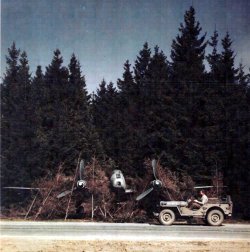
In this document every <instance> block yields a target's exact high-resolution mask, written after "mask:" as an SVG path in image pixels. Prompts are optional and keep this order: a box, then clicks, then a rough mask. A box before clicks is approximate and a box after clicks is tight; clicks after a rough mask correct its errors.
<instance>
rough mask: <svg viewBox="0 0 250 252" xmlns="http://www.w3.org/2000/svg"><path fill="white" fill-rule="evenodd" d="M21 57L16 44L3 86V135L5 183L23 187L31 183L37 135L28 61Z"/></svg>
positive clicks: (3, 176)
mask: <svg viewBox="0 0 250 252" xmlns="http://www.w3.org/2000/svg"><path fill="white" fill-rule="evenodd" d="M19 55H20V50H17V49H16V46H15V44H14V43H13V44H12V46H11V48H10V49H9V55H8V56H7V57H6V60H7V71H6V75H5V77H4V80H3V83H2V85H1V89H2V90H1V91H2V99H1V108H2V110H1V116H2V124H1V127H2V128H1V133H2V155H3V156H2V157H3V158H2V179H3V181H2V183H3V185H6V184H7V185H19V186H20V185H29V184H30V183H31V182H32V178H33V176H32V169H33V167H32V166H31V160H30V154H31V150H32V140H33V137H34V134H33V128H32V127H33V125H32V124H31V118H32V116H33V110H32V104H31V102H30V83H31V78H30V73H29V66H28V60H27V55H26V53H25V52H23V53H22V54H21V55H20V58H19ZM18 60H19V62H18ZM18 63H19V64H18Z"/></svg>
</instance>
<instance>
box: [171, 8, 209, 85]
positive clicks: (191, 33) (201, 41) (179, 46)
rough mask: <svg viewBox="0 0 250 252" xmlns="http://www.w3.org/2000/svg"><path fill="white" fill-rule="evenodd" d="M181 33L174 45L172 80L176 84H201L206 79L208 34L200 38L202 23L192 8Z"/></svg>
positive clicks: (187, 12)
mask: <svg viewBox="0 0 250 252" xmlns="http://www.w3.org/2000/svg"><path fill="white" fill-rule="evenodd" d="M179 31H180V35H178V36H177V37H176V39H174V40H173V43H172V50H171V59H172V79H173V81H175V82H180V81H184V82H200V81H202V80H203V79H204V69H205V67H204V64H203V60H204V57H205V56H204V55H205V48H206V42H205V36H206V34H205V35H203V36H201V37H200V32H201V27H200V23H199V22H198V21H196V19H195V9H194V8H193V7H192V6H191V7H190V9H189V10H188V11H186V13H185V16H184V24H182V23H181V25H180V28H179Z"/></svg>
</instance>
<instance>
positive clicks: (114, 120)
mask: <svg viewBox="0 0 250 252" xmlns="http://www.w3.org/2000/svg"><path fill="white" fill-rule="evenodd" d="M118 106H119V103H118V93H117V90H116V88H115V87H114V85H113V83H112V82H111V83H109V84H108V85H107V84H106V81H105V80H102V82H101V84H100V85H99V88H98V89H97V94H96V95H94V99H93V102H92V111H93V121H94V125H95V128H96V131H97V134H98V136H99V137H100V140H101V142H102V145H103V149H104V152H105V154H106V156H108V157H111V158H113V159H114V160H116V161H117V160H118V159H119V155H120V153H119V148H118V129H119V124H118Z"/></svg>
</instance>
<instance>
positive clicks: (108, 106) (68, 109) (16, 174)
mask: <svg viewBox="0 0 250 252" xmlns="http://www.w3.org/2000/svg"><path fill="white" fill-rule="evenodd" d="M220 42H221V45H222V49H221V51H219V50H218V45H219V43H220ZM206 49H209V53H206ZM235 55H236V53H235V52H234V51H233V49H232V40H231V38H230V34H229V33H228V32H227V33H226V35H225V36H224V38H222V39H221V41H219V34H218V31H216V30H215V31H214V33H213V35H212V36H211V37H210V38H208V39H207V38H206V33H204V34H203V32H202V28H201V25H200V23H199V22H198V21H197V20H196V17H195V9H194V8H193V7H190V9H189V10H187V11H186V12H185V15H184V22H183V23H181V24H180V27H179V33H178V35H177V36H176V38H175V39H174V40H173V42H172V47H171V53H170V59H168V58H167V57H166V55H165V54H164V52H163V51H162V50H160V48H159V47H158V46H155V47H154V48H153V50H152V49H151V48H150V47H149V45H148V43H147V42H146V43H145V44H144V45H143V48H142V49H141V50H140V51H139V53H138V56H137V58H136V60H135V62H134V64H133V67H132V64H131V63H130V62H129V61H128V60H127V61H126V62H125V64H124V72H123V75H122V77H121V78H120V79H118V80H117V83H116V85H115V84H114V83H112V82H110V83H107V82H106V81H105V80H102V82H101V83H100V85H99V87H98V89H97V92H96V93H93V94H89V93H88V91H87V87H86V82H85V78H84V75H83V73H82V71H81V65H80V62H79V61H78V60H77V58H76V56H75V55H74V54H73V55H72V57H71V59H70V63H69V65H68V66H64V65H63V58H62V55H61V53H60V51H59V50H58V49H57V50H56V51H55V52H54V55H53V59H52V61H51V63H50V64H49V65H48V66H47V67H46V69H45V71H44V72H43V71H42V68H41V66H38V67H37V70H36V73H35V76H33V77H32V76H31V74H30V70H29V62H28V57H27V54H26V52H21V51H20V49H17V47H16V45H15V43H13V44H12V45H11V47H10V48H9V49H8V55H7V56H6V63H7V68H6V72H5V74H4V76H3V80H2V84H1V141H2V151H1V183H2V186H10V185H11V186H29V185H31V184H32V183H33V182H34V181H35V180H36V179H39V178H42V177H45V176H51V175H53V174H54V173H55V171H56V169H57V167H58V166H59V164H62V165H63V166H64V167H65V169H64V172H65V174H71V173H72V172H73V170H74V167H75V165H76V160H77V158H78V156H79V153H82V157H83V158H84V159H86V160H90V159H91V157H93V156H95V157H97V158H98V159H100V160H102V161H105V160H107V159H112V160H113V162H114V166H117V167H119V168H120V169H122V170H123V171H124V172H125V174H129V175H130V176H134V177H136V176H138V177H140V176H142V175H143V173H144V172H145V168H144V166H143V162H144V160H145V158H153V157H156V158H160V160H161V163H162V164H163V165H164V166H166V167H169V168H170V169H171V170H172V171H174V172H176V174H177V175H178V174H185V173H186V174H188V175H191V176H192V178H193V179H194V181H195V182H196V183H197V184H209V183H211V178H212V177H213V176H214V175H215V174H218V173H221V174H223V178H224V183H225V184H226V185H227V186H228V190H229V191H230V193H231V194H232V196H233V200H234V201H235V202H236V204H235V210H236V212H237V213H239V214H241V216H244V217H249V211H248V209H247V206H248V203H249V195H250V193H249V189H248V185H249V182H250V174H249V153H250V145H249V141H250V133H249V126H250V113H249V104H250V99H249V98H250V89H249V82H250V75H249V73H245V70H244V66H243V65H242V64H240V65H239V66H238V67H236V66H235V62H234V61H235ZM205 65H208V66H209V70H208V69H207V68H208V67H207V68H206V67H205ZM10 200H14V199H10Z"/></svg>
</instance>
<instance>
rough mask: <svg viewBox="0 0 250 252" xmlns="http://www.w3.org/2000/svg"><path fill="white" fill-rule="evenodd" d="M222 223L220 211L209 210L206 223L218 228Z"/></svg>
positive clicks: (222, 216)
mask: <svg viewBox="0 0 250 252" xmlns="http://www.w3.org/2000/svg"><path fill="white" fill-rule="evenodd" d="M223 221H224V214H223V213H222V212H221V211H220V210H216V209H215V210H211V211H210V212H209V213H208V215H207V223H208V224H209V225H211V226H220V225H221V224H222V222H223Z"/></svg>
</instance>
